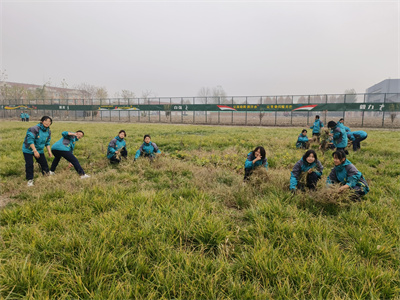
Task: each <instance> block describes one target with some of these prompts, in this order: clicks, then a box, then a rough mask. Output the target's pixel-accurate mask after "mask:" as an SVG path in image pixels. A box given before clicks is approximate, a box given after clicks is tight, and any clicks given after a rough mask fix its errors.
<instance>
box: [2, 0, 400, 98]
mask: <svg viewBox="0 0 400 300" xmlns="http://www.w3.org/2000/svg"><path fill="white" fill-rule="evenodd" d="M0 10H1V11H0V14H1V15H0V18H1V28H0V30H1V31H0V34H1V44H0V50H1V55H0V56H1V57H0V69H1V70H2V71H4V70H6V74H7V76H8V79H7V80H8V81H12V82H23V83H32V84H44V83H46V82H48V81H50V82H51V84H52V85H54V86H60V83H61V81H62V80H63V79H64V78H65V80H66V82H67V83H68V87H70V88H73V87H75V86H76V85H78V84H81V83H88V84H92V85H96V86H102V87H105V88H106V89H107V90H108V92H109V96H110V97H112V96H114V95H115V93H116V92H118V91H121V90H123V89H124V90H131V91H133V92H134V93H135V94H136V95H137V96H140V95H141V94H142V92H143V91H146V90H151V91H152V92H153V93H154V94H155V95H156V96H196V95H197V94H198V92H199V90H200V88H201V87H210V88H212V87H215V86H222V88H223V89H224V90H225V92H226V94H227V95H231V96H240V95H249V96H260V95H263V96H264V95H293V94H294V95H301V94H327V93H343V92H344V91H345V90H346V89H352V88H354V89H355V90H356V91H357V92H358V93H364V92H365V89H366V88H368V87H369V86H371V85H373V84H375V83H378V82H380V81H382V80H384V79H387V78H400V74H399V73H400V63H399V61H400V49H399V26H400V25H399V24H400V1H397V0H396V1H339V0H336V1H323V0H321V1H72V0H64V1H28V0H26V1H18V0H13V1H8V0H0Z"/></svg>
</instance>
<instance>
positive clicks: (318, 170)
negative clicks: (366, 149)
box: [244, 115, 369, 198]
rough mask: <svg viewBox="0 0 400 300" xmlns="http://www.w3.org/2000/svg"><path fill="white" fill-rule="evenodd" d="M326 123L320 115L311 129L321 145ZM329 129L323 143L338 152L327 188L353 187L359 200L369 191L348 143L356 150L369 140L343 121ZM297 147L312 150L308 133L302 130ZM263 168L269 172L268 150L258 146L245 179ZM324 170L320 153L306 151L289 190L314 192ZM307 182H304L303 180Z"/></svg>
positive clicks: (316, 117) (333, 123)
mask: <svg viewBox="0 0 400 300" xmlns="http://www.w3.org/2000/svg"><path fill="white" fill-rule="evenodd" d="M323 127H324V124H323V123H322V121H321V120H320V118H319V116H318V115H317V116H315V122H314V124H313V125H312V126H311V127H310V129H312V130H313V131H312V134H313V138H314V139H315V140H316V141H318V143H319V142H320V136H321V131H322V128H323ZM328 128H329V129H331V131H330V132H329V131H328V132H326V135H325V136H324V137H323V138H324V139H328V141H325V140H324V141H322V142H324V144H326V145H327V148H328V149H332V150H335V149H336V151H335V152H333V153H332V156H333V163H334V168H333V169H332V171H331V173H330V174H329V176H328V178H327V180H326V183H327V184H328V185H330V184H334V183H338V184H340V185H341V187H340V190H345V189H348V188H351V189H353V190H354V192H355V195H356V197H357V198H359V197H361V196H363V195H365V194H367V193H368V191H369V187H368V184H367V181H366V180H365V178H364V176H363V175H362V173H361V172H360V171H358V170H357V168H356V167H355V166H354V165H353V164H352V163H351V162H350V161H349V160H348V159H347V157H346V155H347V154H348V151H347V150H346V147H347V146H348V140H351V141H352V142H353V150H354V151H357V150H359V149H360V142H361V141H363V140H365V139H366V138H367V136H368V135H367V133H366V132H365V131H362V130H360V131H354V132H352V131H351V130H350V128H349V127H346V126H345V125H344V120H343V118H342V119H340V120H339V122H338V123H336V122H334V121H330V122H328ZM296 147H297V148H301V149H308V148H309V147H310V139H309V138H308V137H307V130H306V129H303V130H302V132H301V134H300V135H299V136H298V139H297V142H296ZM259 166H264V167H265V168H266V169H268V161H267V158H266V157H265V149H264V148H263V147H260V146H259V147H257V148H256V149H254V151H252V152H250V153H249V154H248V155H247V160H246V162H245V175H244V179H245V180H247V179H249V176H250V174H251V173H252V171H253V170H254V168H256V167H259ZM323 169H324V167H323V166H322V164H321V162H320V161H319V160H318V158H317V153H316V152H315V151H314V150H312V149H311V150H307V151H306V153H305V154H304V155H303V157H302V158H301V159H300V160H299V161H297V162H296V164H295V165H294V167H293V169H292V172H291V176H290V190H291V191H292V192H296V191H297V190H302V191H304V190H305V188H306V187H307V188H309V189H310V190H315V188H316V186H317V182H318V180H320V179H321V176H322V171H323ZM300 179H304V180H300Z"/></svg>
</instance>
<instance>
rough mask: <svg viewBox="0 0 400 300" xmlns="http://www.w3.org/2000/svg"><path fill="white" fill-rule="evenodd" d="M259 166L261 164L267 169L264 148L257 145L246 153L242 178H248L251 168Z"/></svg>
mask: <svg viewBox="0 0 400 300" xmlns="http://www.w3.org/2000/svg"><path fill="white" fill-rule="evenodd" d="M260 166H263V167H264V168H265V169H266V170H268V161H267V157H266V152H265V149H264V148H263V147H261V146H258V147H256V148H255V149H254V150H253V151H251V152H249V153H248V154H247V159H246V162H245V163H244V180H248V179H249V178H250V175H251V174H252V173H253V170H254V169H255V168H257V167H260Z"/></svg>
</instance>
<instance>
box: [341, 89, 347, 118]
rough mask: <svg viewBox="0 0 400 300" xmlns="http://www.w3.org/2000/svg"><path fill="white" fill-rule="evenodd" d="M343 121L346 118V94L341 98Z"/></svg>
mask: <svg viewBox="0 0 400 300" xmlns="http://www.w3.org/2000/svg"><path fill="white" fill-rule="evenodd" d="M343 104H344V105H343V117H342V118H343V120H344V119H345V116H346V94H344V98H343Z"/></svg>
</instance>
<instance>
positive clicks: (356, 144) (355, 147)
mask: <svg viewBox="0 0 400 300" xmlns="http://www.w3.org/2000/svg"><path fill="white" fill-rule="evenodd" d="M366 138H367V136H366V137H364V138H360V137H358V138H356V139H355V140H354V141H353V150H354V151H357V150H358V149H360V148H361V145H360V142H362V141H363V140H365V139H366Z"/></svg>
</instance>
